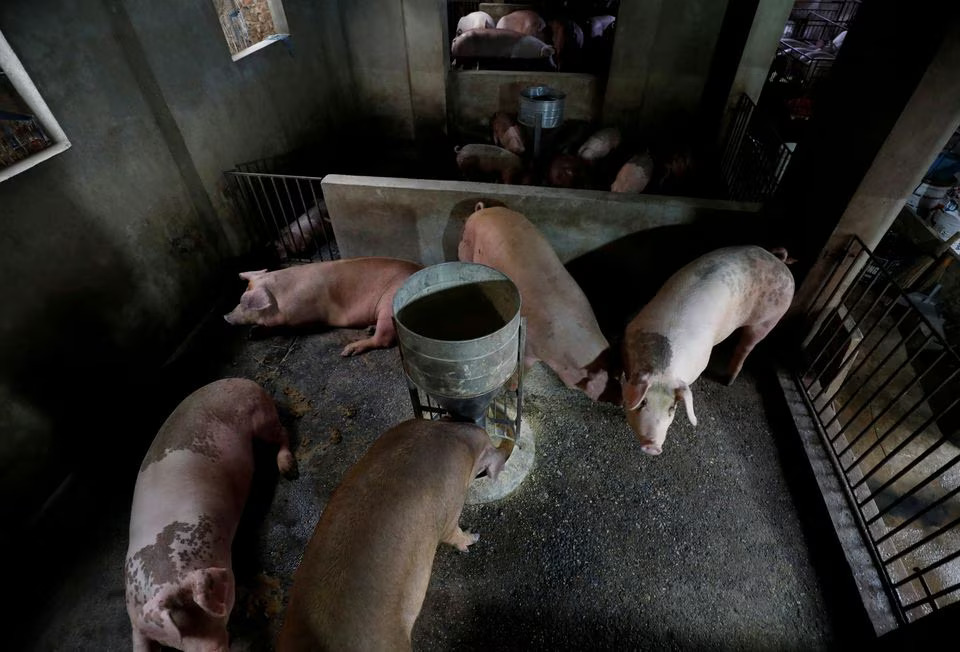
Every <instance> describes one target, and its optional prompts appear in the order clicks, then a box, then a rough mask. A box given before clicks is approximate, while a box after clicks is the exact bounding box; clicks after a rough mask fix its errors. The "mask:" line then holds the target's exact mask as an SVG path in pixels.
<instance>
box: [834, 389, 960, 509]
mask: <svg viewBox="0 0 960 652" xmlns="http://www.w3.org/2000/svg"><path fill="white" fill-rule="evenodd" d="M931 396H932V395H931ZM924 402H925V401H924V400H923V399H921V400H920V402H919V403H917V404H916V405H914V408H912V409H911V412H912V411H913V409H916V407H917V406H918V405H920V404H921V403H924ZM957 403H960V397H957V398H955V399H953V402H952V403H950V405H949V406H948V407H947V409H946V410H944V411H943V412H941V413H940V414H936V415H931V416H930V417H929V418H928V419H927V420H926V421H924V422H923V425H921V426H920V427H919V428H917V429H916V430H914V431H913V432H911V433H910V434H909V435H907V437H906V439H904V440H903V441H902V442H900V443H899V444H897V446H896V447H895V448H894V449H893V450H892V451H890V452H889V453H888V454H887V456H886V457H884V459H883V460H882V461H881V462H879V463H878V464H877V465H876V466H874V467H873V468H872V469H870V470H869V471H867V472H866V473H864V475H863V477H862V478H861V479H860V480H857V482H856V483H854V484H853V485H851V488H852V489H854V490H856V489H857V488H858V487H859V486H860V485H862V484H863V483H865V482H866V481H867V480H868V479H870V478H872V477H873V475H874V474H875V473H876V472H877V470H879V469H880V467H881V466H883V465H884V464H886V463H887V462H888V461H889V460H892V459H893V458H894V457H895V456H896V455H897V453H899V452H900V451H902V450H903V449H904V448H906V447H907V446H908V445H909V444H910V442H912V441H913V440H914V439H916V438H917V437H918V436H919V435H920V434H921V433H922V432H923V431H924V430H926V429H927V428H929V427H930V424H932V423H933V422H935V421H936V420H937V419H939V418H940V417H942V416H943V415H944V414H946V413H947V412H949V411H950V410H952V409H953V407H954V406H955V405H956V404H957ZM898 421H899V420H898ZM897 425H899V423H898V424H896V425H893V426H890V428H888V429H887V431H886V432H885V433H883V435H881V436H880V437H878V438H877V441H876V442H874V443H873V444H871V446H870V447H869V448H868V449H867V451H866V452H865V453H864V454H863V455H861V456H860V457H858V458H857V459H856V461H854V463H853V464H851V465H850V466H848V467H847V468H846V469H845V470H846V471H849V470H850V469H852V468H853V467H854V466H857V465H859V464H860V462H862V461H863V459H864V458H865V457H866V456H867V455H869V454H870V452H871V451H872V450H873V449H874V448H876V447H877V446H879V445H880V444H881V443H882V442H883V441H884V440H885V439H886V438H887V437H888V436H890V433H891V432H893V431H894V429H895V428H896V426H897ZM945 439H946V438H945V437H942V436H941V437H940V439H938V440H937V443H935V444H934V445H933V446H931V447H929V448H928V449H927V450H926V451H924V452H923V453H921V454H920V455H919V456H918V457H916V458H915V459H914V460H913V461H912V462H910V464H908V465H907V466H905V467H904V468H903V470H901V471H900V472H898V473H897V474H896V475H894V477H893V480H894V481H895V480H898V479H899V478H900V477H901V476H902V475H903V473H904V472H905V471H907V470H910V469H912V468H913V467H914V466H916V465H917V464H919V463H920V462H921V461H922V460H924V459H926V458H927V456H928V455H929V454H930V453H931V452H932V451H933V449H935V448H936V447H937V446H939V445H940V444H942V443H943V442H944V440H945ZM890 484H892V481H888V482H886V483H884V484H883V485H882V488H883V489H886V488H887V487H888V486H889V485H890ZM877 493H878V492H877V491H874V492H873V493H872V494H870V497H871V498H873V497H875V496H876V495H877ZM864 504H866V503H864Z"/></svg>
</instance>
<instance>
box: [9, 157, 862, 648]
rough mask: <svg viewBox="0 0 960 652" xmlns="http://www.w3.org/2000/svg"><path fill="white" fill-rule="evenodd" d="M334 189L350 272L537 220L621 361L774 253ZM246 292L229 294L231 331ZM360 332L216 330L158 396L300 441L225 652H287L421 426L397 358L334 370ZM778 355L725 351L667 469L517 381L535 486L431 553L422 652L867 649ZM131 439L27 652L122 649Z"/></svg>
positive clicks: (275, 490) (406, 195)
mask: <svg viewBox="0 0 960 652" xmlns="http://www.w3.org/2000/svg"><path fill="white" fill-rule="evenodd" d="M323 185H324V197H325V198H326V201H327V205H328V208H329V210H330V214H331V218H332V222H333V227H334V229H335V231H336V238H337V242H338V244H339V246H340V249H341V252H342V253H343V255H344V256H357V255H366V254H368V253H376V254H378V255H398V256H403V257H409V258H414V259H415V260H419V261H420V262H423V263H424V264H432V263H436V262H441V261H443V260H449V259H452V258H451V256H450V249H449V246H450V243H453V247H454V248H453V251H454V252H455V251H456V249H455V243H456V239H457V237H458V234H457V228H458V224H459V225H460V226H462V221H463V220H465V219H466V217H467V216H468V215H469V213H470V210H471V207H472V206H473V204H474V203H475V202H476V201H477V200H479V199H482V200H484V201H487V202H490V203H498V202H499V203H503V204H505V205H508V206H510V207H511V208H514V209H516V210H519V211H521V212H524V213H525V214H526V215H527V216H528V217H529V218H530V219H531V221H533V222H534V223H535V224H536V225H537V226H538V227H539V228H540V229H541V230H542V232H543V233H544V234H545V235H546V237H547V238H548V240H550V242H551V244H552V245H553V246H554V248H555V249H556V250H557V252H558V254H559V255H560V257H561V259H562V260H563V261H564V262H565V263H566V264H567V267H568V269H569V270H570V271H571V273H572V274H573V275H574V277H575V278H576V279H577V281H578V282H579V283H580V284H581V286H582V287H583V288H584V291H585V292H586V294H587V296H588V298H589V299H590V300H591V303H592V304H593V306H594V309H595V311H596V312H597V316H598V319H599V320H600V323H601V326H602V327H603V328H604V330H605V332H606V333H607V335H608V339H610V340H611V343H612V344H613V345H616V344H617V343H618V341H619V337H618V329H619V330H620V332H622V326H621V325H620V324H621V322H622V323H625V322H624V320H626V319H628V318H629V316H630V315H631V314H632V312H634V311H635V310H636V309H638V308H639V307H640V306H641V305H642V304H643V302H645V301H646V300H647V299H648V298H649V297H650V296H652V294H653V292H654V291H655V290H656V288H657V287H658V286H659V284H660V283H661V282H662V281H663V280H664V279H665V278H666V276H668V275H669V274H670V273H672V271H674V270H675V269H677V268H679V267H680V266H682V265H683V264H684V263H685V262H687V261H688V260H690V259H692V258H694V257H696V256H697V255H699V254H700V253H703V252H704V251H706V250H708V249H712V248H716V247H719V246H724V245H726V244H733V243H736V242H757V243H759V244H769V243H767V242H764V241H763V239H762V236H761V235H760V231H761V230H762V219H761V217H760V216H759V214H758V213H757V207H756V206H754V205H743V204H733V203H730V202H705V201H695V200H684V199H678V198H664V197H644V196H637V197H612V196H610V194H609V193H603V192H592V191H564V190H556V189H548V188H523V187H504V186H496V185H488V184H466V183H456V182H423V181H413V180H399V179H376V178H368V177H338V176H332V175H331V176H329V177H327V178H326V179H325V180H324V182H323ZM454 255H455V253H454ZM242 288H243V283H242V282H240V281H237V285H236V291H235V293H233V294H231V295H230V296H224V297H223V298H222V303H221V305H220V306H217V307H216V308H217V310H216V313H217V314H222V313H225V312H227V311H228V310H229V309H230V308H231V307H232V306H233V305H235V304H236V301H237V299H238V297H239V295H240V293H241V291H242ZM361 336H362V333H361V331H355V330H347V329H339V330H326V331H324V330H316V331H312V332H300V333H285V334H269V335H267V334H263V333H261V334H258V335H256V336H254V337H251V333H250V331H249V330H248V329H247V328H237V327H230V326H228V325H227V324H226V323H224V322H223V321H222V320H220V319H219V318H216V319H213V320H210V321H209V322H208V323H206V324H205V325H204V326H203V327H202V328H201V329H200V330H198V332H197V334H196V335H195V337H194V338H193V339H192V341H191V342H190V343H189V344H188V345H187V346H185V347H184V349H183V352H182V354H181V355H180V357H179V358H178V359H177V361H176V362H175V363H174V365H173V368H172V369H170V370H168V373H167V375H166V376H165V377H164V378H165V385H164V391H163V392H158V394H157V395H156V396H155V397H154V401H153V403H154V404H155V406H156V408H157V409H156V413H157V417H158V418H159V419H160V420H162V418H163V416H165V415H166V414H167V413H169V411H170V410H172V409H173V407H174V406H175V405H176V404H177V403H178V402H179V400H181V399H182V398H183V397H184V396H186V394H187V393H189V392H190V391H192V390H193V389H195V388H197V387H199V386H201V385H203V384H205V383H207V382H210V381H212V380H215V379H217V378H222V377H229V376H240V377H246V378H250V379H253V380H255V381H257V382H258V383H260V384H261V385H262V386H263V387H264V388H265V389H266V390H267V391H268V392H269V393H270V394H271V395H272V396H273V397H274V398H275V400H276V402H277V405H278V408H279V411H280V415H281V420H282V421H283V422H284V424H285V425H286V427H287V428H288V430H289V431H290V433H291V437H292V445H293V449H294V451H295V454H296V457H297V461H298V463H299V467H300V475H299V478H297V479H295V480H291V481H288V480H284V479H281V478H278V475H277V472H276V470H275V467H273V465H272V464H271V460H272V456H273V454H274V451H273V450H272V449H269V448H268V447H263V448H262V449H258V451H257V452H258V457H257V463H258V465H257V472H256V475H255V478H254V484H253V488H252V490H251V494H250V499H249V501H248V504H247V508H246V512H245V515H244V519H243V521H242V523H241V526H240V529H239V531H238V533H237V536H236V539H235V541H234V548H233V550H234V552H233V555H234V557H233V565H234V571H235V573H236V576H237V603H236V606H235V607H234V610H233V613H232V616H231V621H230V635H231V641H232V643H231V649H232V650H269V649H272V641H273V640H274V637H275V635H276V633H277V631H278V629H279V626H280V624H281V622H282V618H283V611H284V605H285V603H286V599H287V596H288V592H289V589H290V584H291V579H292V575H293V572H294V569H295V568H296V566H297V564H298V562H299V559H300V555H301V553H302V551H303V549H304V547H305V545H306V542H307V541H308V539H309V537H310V535H311V533H312V531H313V527H314V525H315V523H316V521H317V519H318V518H319V516H320V513H321V512H322V510H323V507H324V505H325V503H326V501H327V499H328V498H329V496H330V494H331V493H332V492H333V490H334V489H335V487H336V486H337V484H338V483H339V481H340V478H341V477H342V476H343V474H344V473H345V472H346V470H347V469H348V468H349V467H350V466H351V465H352V464H353V463H354V462H355V461H356V460H357V459H358V458H359V457H360V456H361V455H362V454H363V452H364V451H365V450H366V448H367V447H368V446H369V445H370V444H371V443H372V442H373V441H374V439H375V438H376V437H377V436H378V435H379V434H380V433H382V432H384V431H385V430H386V429H388V428H389V427H390V426H392V425H394V424H396V423H398V422H399V421H402V420H405V419H408V418H411V417H412V409H411V405H410V397H409V394H408V391H407V386H406V383H405V381H404V378H403V372H402V369H401V366H400V360H399V353H398V350H397V349H396V348H391V349H386V350H375V351H372V352H369V353H366V354H364V355H362V356H359V357H356V358H341V357H340V355H339V352H340V350H341V349H342V348H343V346H344V345H345V344H346V343H347V342H349V341H352V340H355V339H359V338H360V337H361ZM774 344H775V342H774V338H771V339H770V341H769V342H768V341H765V342H764V343H763V344H762V345H761V346H760V347H758V349H757V350H756V351H754V353H753V354H752V355H751V357H750V358H748V360H747V363H746V366H745V368H744V371H743V373H742V375H741V377H740V378H739V379H738V380H737V382H736V384H734V385H733V386H732V387H725V386H723V385H721V384H720V383H718V382H716V381H715V380H713V379H712V377H711V374H712V372H713V371H714V370H715V371H717V372H720V371H721V370H722V369H723V366H724V364H725V362H726V360H727V357H728V356H729V354H730V350H731V348H732V347H730V346H726V345H721V346H719V347H717V349H716V350H715V352H714V356H713V358H712V360H711V367H710V369H708V372H707V373H706V374H705V375H704V377H702V378H701V379H700V380H699V381H698V382H697V383H696V384H695V385H694V386H693V390H694V393H695V397H696V398H695V400H696V401H697V413H698V416H699V418H700V425H699V426H698V427H697V428H696V429H694V428H693V427H691V426H690V424H689V423H688V422H686V421H685V420H684V419H683V418H682V417H679V418H678V419H677V420H676V422H675V423H674V425H673V426H672V428H671V435H670V440H669V442H668V446H667V448H666V449H665V451H664V453H663V454H662V455H661V456H659V457H650V456H647V455H645V454H643V453H642V452H641V451H640V448H639V445H638V444H637V442H636V440H635V438H634V435H633V433H632V431H631V430H630V428H629V426H628V425H627V423H626V420H625V418H624V415H623V412H622V409H620V408H619V407H617V406H613V405H609V404H601V403H594V402H592V401H590V400H589V399H588V398H587V397H586V396H584V395H583V394H582V393H580V392H576V391H573V390H569V389H567V388H566V387H564V386H563V385H562V383H561V382H560V381H559V380H558V379H557V378H556V376H554V375H553V373H552V372H551V371H550V370H549V369H547V368H546V367H545V366H544V365H543V364H542V363H538V364H537V365H536V366H535V367H534V369H533V370H532V372H531V373H530V374H529V375H528V376H526V377H525V381H524V383H525V387H524V390H525V395H524V417H523V418H524V421H525V423H527V424H529V425H530V427H531V429H532V431H533V433H534V437H535V439H536V459H535V461H534V467H533V469H532V471H531V472H530V474H529V476H528V477H527V478H526V479H525V480H524V481H523V483H522V484H521V485H520V486H519V488H518V489H517V490H516V491H515V492H514V493H512V494H511V495H509V496H508V497H506V498H504V499H501V500H499V501H496V502H492V503H487V504H481V505H468V506H466V507H465V508H464V512H463V516H462V518H461V524H462V526H463V527H464V529H469V530H472V531H475V532H479V533H480V537H481V538H480V541H479V542H478V543H477V544H476V545H475V546H473V547H472V548H471V551H470V553H469V554H460V553H457V552H456V551H454V550H453V549H452V548H449V547H446V546H441V547H440V549H439V550H438V553H437V556H436V559H435V561H434V566H433V573H432V576H431V579H430V584H429V588H428V590H427V596H426V600H425V603H424V605H423V609H422V612H421V614H420V617H419V619H418V621H417V623H416V626H415V628H414V632H413V644H414V649H418V650H448V649H525V650H527V649H543V650H547V649H609V648H627V649H648V648H655V649H687V648H711V649H726V648H737V649H785V648H788V649H824V648H830V647H834V646H839V645H845V644H850V643H856V642H865V641H867V640H869V638H870V636H871V634H870V630H869V626H868V625H867V624H866V622H865V620H864V618H863V616H862V613H861V612H860V606H859V602H858V600H857V598H856V594H855V592H854V589H853V587H852V586H851V583H850V581H849V579H848V575H847V574H846V572H845V571H844V570H842V569H843V565H842V558H841V556H840V554H839V551H838V549H837V547H836V542H835V541H834V540H833V539H832V532H828V530H826V529H823V527H822V526H820V525H819V524H820V523H824V522H825V519H823V518H822V515H821V512H820V511H819V510H820V509H821V508H822V507H821V505H820V504H819V503H818V502H816V501H817V500H819V498H818V494H817V493H816V491H815V490H813V486H814V485H812V484H811V482H812V480H811V478H809V477H807V476H806V475H804V473H803V472H802V471H801V469H803V468H804V467H803V465H802V464H801V463H800V462H802V458H801V457H799V455H801V454H802V452H801V450H800V448H799V442H798V441H797V438H796V434H795V432H794V431H793V429H792V428H793V427H792V425H791V422H790V417H789V413H788V412H787V411H786V407H785V405H784V403H783V397H782V394H780V393H779V389H778V388H777V384H776V382H775V380H774V375H773V372H772V370H771V369H770V368H769V367H768V365H767V364H766V362H767V360H768V359H769V357H770V355H771V354H772V352H773V348H774ZM161 415H162V416H161ZM145 420H147V419H145ZM154 421H156V419H154ZM155 425H159V422H158V421H157V422H156V424H155ZM138 426H139V424H131V437H133V433H135V435H136V441H137V444H138V445H136V446H133V445H131V446H130V447H129V448H130V451H129V454H127V455H125V456H118V457H117V458H116V459H115V460H114V463H113V466H112V468H113V472H112V474H111V476H110V477H105V476H103V475H102V474H97V473H92V474H89V475H88V476H79V477H77V478H76V479H75V480H74V482H73V484H72V485H71V486H70V487H69V488H68V490H67V491H65V492H64V493H63V495H62V497H61V499H60V500H59V501H58V502H57V505H56V507H55V508H54V509H52V510H51V513H50V514H48V517H47V519H46V520H47V521H48V523H47V524H46V525H44V524H41V525H40V526H39V528H38V532H39V536H38V538H37V543H36V546H37V548H36V550H35V553H34V554H35V555H36V556H37V557H38V558H42V557H46V561H44V563H43V564H41V565H38V566H32V567H31V570H30V571H29V573H27V574H29V575H32V580H33V581H32V582H30V583H29V584H25V585H24V586H23V587H22V588H20V589H18V598H19V600H18V602H19V604H20V605H21V607H22V608H23V613H22V615H21V617H20V621H21V624H20V626H19V627H17V628H16V630H17V633H16V634H15V635H14V649H26V650H71V651H73V650H123V649H130V625H129V621H128V619H127V615H126V611H125V608H124V597H123V573H122V569H123V559H124V554H125V551H126V546H127V526H128V522H129V508H130V499H131V495H132V490H133V483H134V481H135V479H136V474H137V469H138V467H139V463H140V457H141V456H142V454H143V452H144V451H145V450H146V448H147V446H148V445H149V442H150V440H151V439H152V437H153V435H154V434H155V432H156V428H155V427H154V423H151V424H150V427H149V428H148V427H146V426H143V427H138ZM91 505H95V506H96V508H95V509H93V510H91V509H90V506H91ZM43 533H47V535H48V536H45V537H44V536H42V535H43ZM383 552H384V554H389V553H390V546H389V542H385V543H384V547H383ZM25 573H26V571H25ZM14 613H15V614H20V612H19V611H16V612H14Z"/></svg>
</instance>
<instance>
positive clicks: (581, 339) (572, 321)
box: [457, 202, 610, 400]
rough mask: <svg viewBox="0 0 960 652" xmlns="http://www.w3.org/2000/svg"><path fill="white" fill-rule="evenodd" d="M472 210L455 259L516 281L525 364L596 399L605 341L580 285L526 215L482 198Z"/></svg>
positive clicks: (604, 378) (602, 382)
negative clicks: (487, 204)
mask: <svg viewBox="0 0 960 652" xmlns="http://www.w3.org/2000/svg"><path fill="white" fill-rule="evenodd" d="M474 211H475V212H474V213H473V214H472V215H471V216H470V218H469V219H468V220H467V223H466V225H465V226H464V229H463V237H462V239H461V240H460V245H459V248H458V250H457V253H458V257H459V259H460V260H461V261H464V262H471V263H482V264H484V265H488V266H489V267H493V268H494V269H496V270H499V271H500V272H503V273H504V274H506V275H507V276H508V277H509V278H510V280H511V281H513V282H514V284H516V286H517V289H518V290H519V291H520V297H521V300H522V305H523V307H522V309H521V315H522V316H524V317H525V318H526V320H527V344H526V350H525V351H524V364H525V366H526V367H530V366H531V365H532V364H533V363H534V362H535V361H537V360H543V361H544V362H545V363H546V364H547V366H549V367H550V368H551V369H553V370H554V371H555V372H556V373H557V375H558V376H559V377H560V379H561V380H562V381H563V382H564V383H565V384H566V385H567V387H572V388H577V389H581V390H583V391H584V392H585V393H586V394H587V396H589V397H590V398H592V399H594V400H597V399H599V398H600V397H601V395H603V394H604V392H605V390H607V389H608V380H609V378H608V369H607V362H608V360H607V356H608V354H609V349H610V344H609V343H608V342H607V339H606V338H605V337H604V336H603V333H602V332H600V326H599V325H598V324H597V319H596V317H595V316H594V314H593V310H592V309H591V307H590V303H589V301H587V297H586V296H585V295H584V294H583V291H582V290H581V289H580V286H578V285H577V283H576V281H574V280H573V277H572V276H570V274H569V272H567V270H566V268H564V266H563V263H561V262H560V259H559V258H558V257H557V254H556V252H554V250H553V248H552V247H551V246H550V243H549V242H547V240H546V238H544V237H543V236H542V235H541V234H540V232H539V231H538V230H537V228H536V227H535V226H534V225H533V224H531V223H530V222H529V221H528V220H527V218H526V217H524V216H523V215H521V214H520V213H516V212H514V211H511V210H509V209H507V208H499V207H497V208H484V205H483V202H478V203H477V205H476V207H475V209H474Z"/></svg>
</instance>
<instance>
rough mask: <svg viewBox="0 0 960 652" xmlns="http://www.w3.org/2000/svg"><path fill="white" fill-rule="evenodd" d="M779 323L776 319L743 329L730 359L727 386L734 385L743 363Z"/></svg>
mask: <svg viewBox="0 0 960 652" xmlns="http://www.w3.org/2000/svg"><path fill="white" fill-rule="evenodd" d="M777 321H778V320H776V319H771V320H769V321H764V322H760V323H759V324H751V325H748V326H744V327H743V331H742V332H741V334H740V341H739V342H738V343H737V348H736V350H735V351H734V352H733V357H732V358H730V366H729V367H728V369H727V385H732V384H733V381H735V380H736V379H737V376H739V375H740V370H741V369H743V362H744V361H745V360H746V359H747V356H748V355H750V352H751V351H753V347H755V346H756V345H757V343H758V342H760V340H762V339H763V338H765V337H766V336H767V333H769V332H770V331H771V330H773V327H774V326H776V325H777Z"/></svg>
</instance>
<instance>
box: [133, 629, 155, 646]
mask: <svg viewBox="0 0 960 652" xmlns="http://www.w3.org/2000/svg"><path fill="white" fill-rule="evenodd" d="M133 652H160V644H159V643H157V642H156V641H152V640H150V639H149V638H147V636H146V635H144V633H143V632H141V631H140V630H138V629H136V628H134V629H133Z"/></svg>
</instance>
